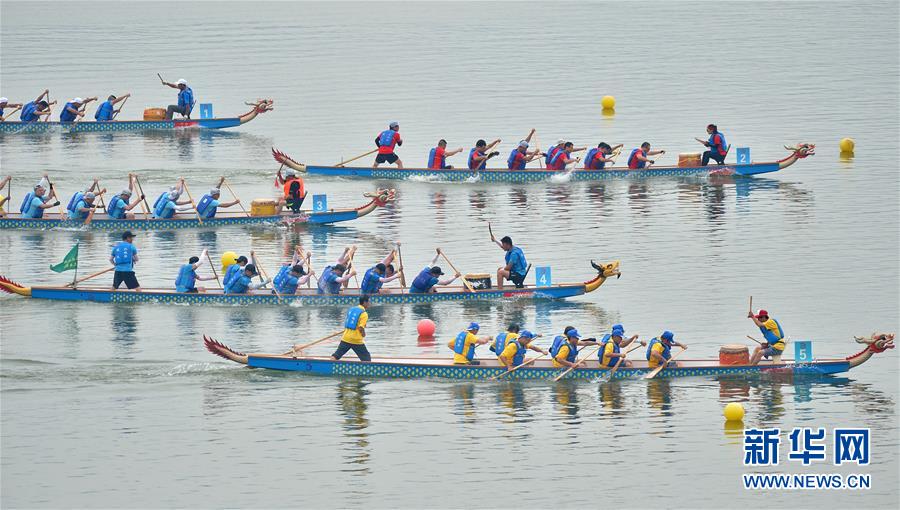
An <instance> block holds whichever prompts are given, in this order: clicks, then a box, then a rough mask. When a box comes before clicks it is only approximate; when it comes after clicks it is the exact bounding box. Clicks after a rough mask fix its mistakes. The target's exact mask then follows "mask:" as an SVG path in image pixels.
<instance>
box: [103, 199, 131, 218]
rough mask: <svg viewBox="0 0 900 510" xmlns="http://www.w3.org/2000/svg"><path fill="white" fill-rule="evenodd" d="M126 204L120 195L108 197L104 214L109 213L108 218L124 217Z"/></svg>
mask: <svg viewBox="0 0 900 510" xmlns="http://www.w3.org/2000/svg"><path fill="white" fill-rule="evenodd" d="M126 205H127V204H126V203H125V201H124V200H122V197H120V196H119V195H116V196H114V197H112V198H111V199H109V203H108V204H106V214H108V215H109V217H110V218H116V219H122V218H124V217H125V206H126Z"/></svg>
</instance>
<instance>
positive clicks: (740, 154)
mask: <svg viewBox="0 0 900 510" xmlns="http://www.w3.org/2000/svg"><path fill="white" fill-rule="evenodd" d="M737 164H739V165H749V164H750V147H738V148H737Z"/></svg>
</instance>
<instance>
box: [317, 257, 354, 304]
mask: <svg viewBox="0 0 900 510" xmlns="http://www.w3.org/2000/svg"><path fill="white" fill-rule="evenodd" d="M355 252H356V246H350V247H347V248H344V252H343V253H342V254H341V256H340V257H338V259H337V261H336V262H335V263H334V264H332V265H330V266H325V269H324V270H323V271H322V276H320V277H319V284H318V289H319V294H331V295H337V294H340V293H341V287H343V286H344V285H345V284H347V283H348V282H349V281H350V278H353V277H354V276H355V275H356V270H355V269H351V270H350V271H347V267H348V266H349V263H350V257H352V256H353V253H355Z"/></svg>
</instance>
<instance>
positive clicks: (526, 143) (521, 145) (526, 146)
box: [519, 140, 528, 149]
mask: <svg viewBox="0 0 900 510" xmlns="http://www.w3.org/2000/svg"><path fill="white" fill-rule="evenodd" d="M519 147H525V148H526V149H527V148H528V142H526V141H525V140H522V141H521V142H519Z"/></svg>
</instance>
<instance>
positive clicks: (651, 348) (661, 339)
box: [647, 331, 687, 368]
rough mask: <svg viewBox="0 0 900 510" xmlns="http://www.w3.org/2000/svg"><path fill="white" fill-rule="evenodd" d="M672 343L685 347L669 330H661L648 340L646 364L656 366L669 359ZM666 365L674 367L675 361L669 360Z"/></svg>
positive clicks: (651, 366)
mask: <svg viewBox="0 0 900 510" xmlns="http://www.w3.org/2000/svg"><path fill="white" fill-rule="evenodd" d="M673 345H677V346H678V347H681V348H682V349H687V346H686V345H684V344H682V343H679V342H676V341H675V334H674V333H672V332H671V331H663V332H662V334H661V335H659V336H658V337H656V338H653V339H652V340H650V342H649V343H648V344H647V366H648V367H650V368H656V367H658V366H659V364H660V363H663V362H664V361H665V360H667V359H671V358H672V346H673ZM666 366H669V367H674V366H676V363H675V362H674V361H670V362H669V363H668V364H667V365H666Z"/></svg>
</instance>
